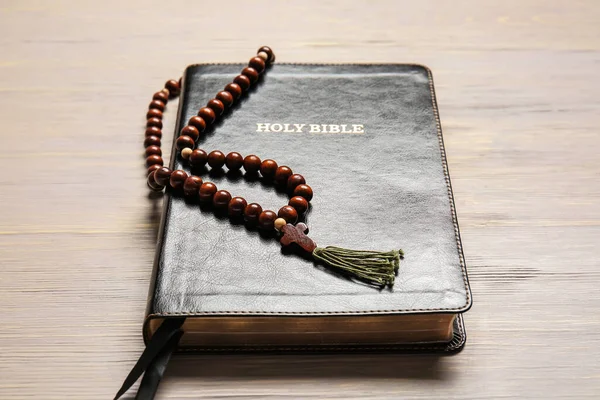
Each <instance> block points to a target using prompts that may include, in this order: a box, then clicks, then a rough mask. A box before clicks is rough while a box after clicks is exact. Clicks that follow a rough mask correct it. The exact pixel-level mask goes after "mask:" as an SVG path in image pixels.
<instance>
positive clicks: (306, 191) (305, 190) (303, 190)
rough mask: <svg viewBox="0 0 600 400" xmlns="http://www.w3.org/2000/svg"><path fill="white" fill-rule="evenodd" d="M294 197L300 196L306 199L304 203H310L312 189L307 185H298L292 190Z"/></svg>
mask: <svg viewBox="0 0 600 400" xmlns="http://www.w3.org/2000/svg"><path fill="white" fill-rule="evenodd" d="M294 196H301V197H304V198H305V199H306V201H311V200H312V198H313V191H312V188H311V187H310V186H308V185H305V184H303V185H298V186H296V189H294Z"/></svg>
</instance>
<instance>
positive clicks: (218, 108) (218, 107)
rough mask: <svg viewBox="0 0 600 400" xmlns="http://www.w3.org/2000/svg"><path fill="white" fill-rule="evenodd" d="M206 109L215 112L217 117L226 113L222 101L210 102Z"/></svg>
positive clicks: (214, 100)
mask: <svg viewBox="0 0 600 400" xmlns="http://www.w3.org/2000/svg"><path fill="white" fill-rule="evenodd" d="M206 107H208V108H210V109H211V110H213V111H214V112H215V114H216V115H217V116H219V115H221V114H223V111H225V105H224V104H223V103H222V102H221V100H217V99H212V100H209V101H208V103H206Z"/></svg>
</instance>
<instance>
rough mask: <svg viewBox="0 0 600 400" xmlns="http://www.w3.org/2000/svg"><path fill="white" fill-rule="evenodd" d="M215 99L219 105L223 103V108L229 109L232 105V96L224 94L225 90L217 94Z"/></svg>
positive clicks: (227, 93)
mask: <svg viewBox="0 0 600 400" xmlns="http://www.w3.org/2000/svg"><path fill="white" fill-rule="evenodd" d="M216 98H217V100H219V101H221V103H223V105H224V106H225V108H229V107H231V106H232V105H233V95H232V94H231V93H229V92H226V91H225V90H222V91H220V92H219V93H217V96H216Z"/></svg>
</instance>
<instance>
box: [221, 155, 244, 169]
mask: <svg viewBox="0 0 600 400" xmlns="http://www.w3.org/2000/svg"><path fill="white" fill-rule="evenodd" d="M225 165H226V166H227V168H229V169H230V170H231V171H237V170H238V169H240V168H242V165H244V157H242V155H241V154H240V153H236V152H235V151H233V152H231V153H229V154H227V157H225Z"/></svg>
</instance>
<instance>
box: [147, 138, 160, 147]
mask: <svg viewBox="0 0 600 400" xmlns="http://www.w3.org/2000/svg"><path fill="white" fill-rule="evenodd" d="M148 146H159V147H160V138H159V137H158V136H146V139H144V147H148Z"/></svg>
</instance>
